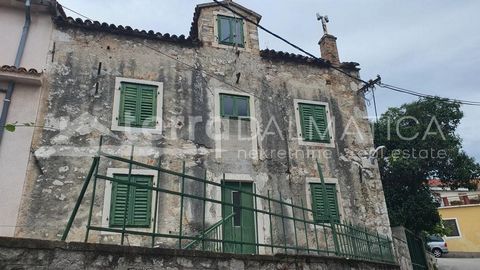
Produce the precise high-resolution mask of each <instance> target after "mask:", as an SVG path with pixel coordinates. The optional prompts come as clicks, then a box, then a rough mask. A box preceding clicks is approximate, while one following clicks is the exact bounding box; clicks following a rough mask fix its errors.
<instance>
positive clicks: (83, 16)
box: [58, 3, 93, 21]
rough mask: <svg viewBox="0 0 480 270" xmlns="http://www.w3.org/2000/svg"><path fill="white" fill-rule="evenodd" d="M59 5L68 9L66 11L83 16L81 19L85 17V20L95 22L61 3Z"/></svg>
mask: <svg viewBox="0 0 480 270" xmlns="http://www.w3.org/2000/svg"><path fill="white" fill-rule="evenodd" d="M58 4H59V5H60V6H61V7H62V8H64V9H66V10H68V11H71V12H73V13H75V14H77V15H78V16H81V17H83V18H86V19H89V20H91V21H93V20H92V19H90V18H89V17H87V16H85V15H83V14H81V13H78V12H76V11H75V10H73V9H70V8H68V7H66V6H64V5H61V4H60V3H58Z"/></svg>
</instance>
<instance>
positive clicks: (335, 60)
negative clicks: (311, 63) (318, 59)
mask: <svg viewBox="0 0 480 270" xmlns="http://www.w3.org/2000/svg"><path fill="white" fill-rule="evenodd" d="M318 44H319V45H320V53H321V55H322V58H323V59H325V60H328V61H330V63H332V64H334V65H338V64H340V58H339V57H338V49H337V38H336V37H335V36H332V35H330V34H324V35H323V37H322V38H321V39H320V41H319V42H318Z"/></svg>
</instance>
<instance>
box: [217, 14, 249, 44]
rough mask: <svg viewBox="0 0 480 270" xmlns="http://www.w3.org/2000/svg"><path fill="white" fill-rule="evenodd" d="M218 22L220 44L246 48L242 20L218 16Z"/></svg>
mask: <svg viewBox="0 0 480 270" xmlns="http://www.w3.org/2000/svg"><path fill="white" fill-rule="evenodd" d="M217 21H218V43H219V44H223V45H229V46H239V47H244V40H245V39H244V36H243V20H242V19H238V18H234V17H228V16H223V15H218V16H217Z"/></svg>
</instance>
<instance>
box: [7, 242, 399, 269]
mask: <svg viewBox="0 0 480 270" xmlns="http://www.w3.org/2000/svg"><path fill="white" fill-rule="evenodd" d="M0 269H5V270H23V269H25V270H27V269H38V270H40V269H49V270H56V269H58V270H60V269H62V270H63V269H70V270H77V269H78V270H80V269H90V270H96V269H99V270H100V269H102V270H104V269H119V270H127V269H128V270H153V269H170V270H182V269H192V270H193V269H195V270H203V269H205V270H206V269H222V270H230V269H231V270H243V269H258V270H260V269H282V270H289V269H292V270H293V269H295V270H301V269H305V270H307V269H308V270H316V269H318V270H320V269H344V270H347V269H352V270H353V269H355V270H377V269H378V270H394V269H399V268H398V266H396V265H391V264H380V263H371V262H362V261H356V260H347V259H340V258H334V257H320V256H294V255H290V256H283V255H282V256H265V255H263V256H261V255H233V254H222V253H208V252H194V251H184V250H173V249H149V248H139V247H127V246H112V245H102V244H84V243H65V242H55V241H46V240H32V239H19V238H0Z"/></svg>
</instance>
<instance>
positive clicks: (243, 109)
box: [237, 98, 249, 116]
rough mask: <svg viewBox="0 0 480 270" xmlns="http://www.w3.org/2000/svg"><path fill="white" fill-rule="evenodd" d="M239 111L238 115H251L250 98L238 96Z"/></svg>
mask: <svg viewBox="0 0 480 270" xmlns="http://www.w3.org/2000/svg"><path fill="white" fill-rule="evenodd" d="M237 113H238V116H249V115H248V98H237Z"/></svg>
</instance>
